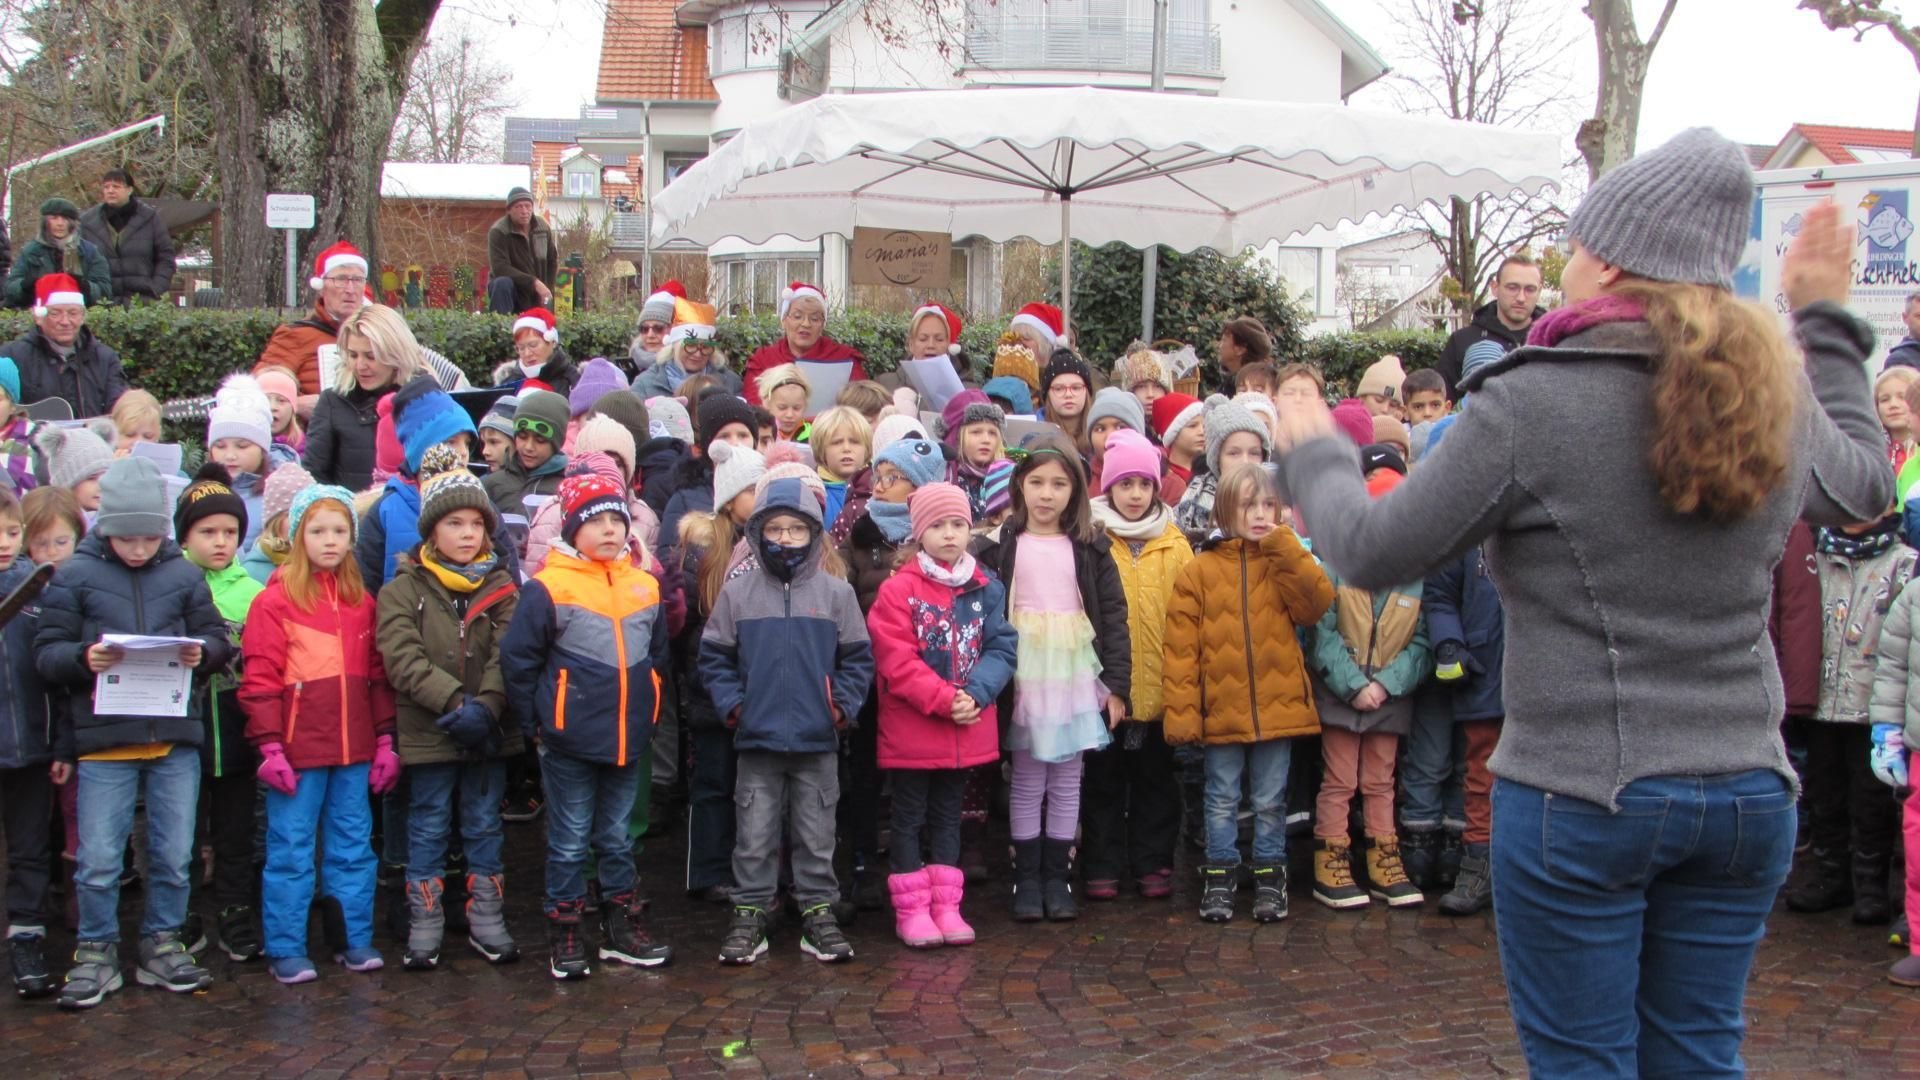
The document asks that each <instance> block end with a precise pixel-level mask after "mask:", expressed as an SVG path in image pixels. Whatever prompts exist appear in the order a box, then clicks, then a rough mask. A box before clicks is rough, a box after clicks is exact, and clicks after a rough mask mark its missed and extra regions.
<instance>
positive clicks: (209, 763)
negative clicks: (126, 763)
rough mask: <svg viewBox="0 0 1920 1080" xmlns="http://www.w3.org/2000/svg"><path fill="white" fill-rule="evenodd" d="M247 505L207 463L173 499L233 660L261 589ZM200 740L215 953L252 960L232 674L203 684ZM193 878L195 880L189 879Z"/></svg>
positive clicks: (255, 763)
mask: <svg viewBox="0 0 1920 1080" xmlns="http://www.w3.org/2000/svg"><path fill="white" fill-rule="evenodd" d="M248 519H249V515H248V513H247V504H246V502H245V501H244V500H243V499H242V498H241V497H240V495H239V494H238V493H237V492H235V491H234V490H233V487H232V483H231V477H230V476H229V475H228V473H227V470H225V469H223V468H221V467H220V466H219V465H218V464H216V463H214V462H208V463H207V464H205V465H203V466H201V468H200V471H199V472H198V473H195V474H194V478H193V482H192V483H190V484H188V485H187V489H186V490H185V491H183V492H181V493H180V501H179V503H178V504H177V505H176V506H175V508H174V511H173V535H174V536H175V537H177V538H178V541H179V544H180V548H181V550H182V551H183V552H185V554H186V556H187V561H188V562H191V563H192V564H193V565H194V566H197V567H199V568H200V572H201V573H202V574H203V575H204V576H205V577H206V581H207V591H208V592H209V593H211V594H212V595H213V606H214V607H216V608H218V609H219V610H220V617H221V618H222V619H224V620H225V621H226V624H227V641H228V643H229V644H230V645H232V646H233V650H234V655H235V656H236V657H238V656H239V650H240V632H241V629H242V628H243V627H244V626H245V624H246V621H247V611H248V609H250V608H251V607H252V606H253V598H254V597H256V596H258V595H260V590H261V588H262V587H263V586H262V584H261V583H260V582H258V581H255V580H254V579H253V576H252V575H251V574H248V573H247V571H246V568H245V567H244V566H242V565H241V564H240V559H239V554H240V550H241V538H242V537H244V536H245V535H246V534H247V530H248V526H250V525H252V524H254V522H251V521H249V520H248ZM208 682H209V684H210V685H209V686H208V688H207V701H208V705H209V714H208V716H207V739H206V741H205V742H203V743H202V744H201V746H200V784H201V786H202V787H203V788H205V789H206V792H207V799H206V802H207V832H208V835H209V838H210V840H211V843H212V847H213V882H212V886H213V888H212V893H213V908H214V911H215V912H216V926H217V927H218V930H219V941H220V947H221V949H222V950H223V951H225V952H226V954H227V957H228V959H230V960H234V961H237V962H244V961H248V960H258V959H259V958H260V957H261V955H262V951H263V948H264V943H263V942H262V940H261V937H260V922H259V920H260V916H259V913H258V912H256V911H255V910H254V907H253V892H254V887H253V882H254V879H255V877H256V875H257V874H258V873H259V870H258V868H257V867H256V866H255V865H254V861H253V837H254V831H255V828H256V826H257V825H258V823H259V821H258V815H257V814H256V813H255V810H256V803H255V784H256V781H255V778H254V771H255V770H256V769H257V768H258V767H259V765H260V761H259V755H258V754H257V753H256V752H255V751H254V749H253V744H252V743H250V742H248V741H247V715H246V713H244V712H242V711H241V708H240V697H239V693H238V690H239V685H240V681H239V673H238V672H237V671H231V670H221V671H216V672H214V673H213V674H212V677H211V678H210V679H209V680H208ZM195 876H196V878H197V876H198V875H195Z"/></svg>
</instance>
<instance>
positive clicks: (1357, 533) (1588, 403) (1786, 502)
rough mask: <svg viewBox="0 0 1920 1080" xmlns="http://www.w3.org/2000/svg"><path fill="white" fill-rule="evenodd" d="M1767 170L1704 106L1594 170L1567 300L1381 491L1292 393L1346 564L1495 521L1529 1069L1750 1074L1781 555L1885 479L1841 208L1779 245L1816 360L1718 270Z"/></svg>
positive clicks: (1865, 501) (1504, 738) (1509, 941)
mask: <svg viewBox="0 0 1920 1080" xmlns="http://www.w3.org/2000/svg"><path fill="white" fill-rule="evenodd" d="M1753 197H1754V185H1753V174H1752V172H1751V170H1750V169H1749V168H1748V165H1747V160H1746V157H1745V155H1744V153H1743V152H1742V150H1741V148H1740V147H1739V146H1737V145H1735V144H1734V143H1731V142H1729V141H1727V140H1726V139H1724V138H1722V137H1720V136H1719V135H1718V134H1716V133H1714V132H1713V131H1711V130H1708V129H1705V128H1695V129H1693V130H1690V131H1686V132H1683V133H1681V134H1680V135H1678V136H1676V137H1675V138H1674V139H1673V141H1671V142H1669V143H1667V144H1666V145H1665V146H1663V147H1661V148H1659V149H1657V150H1654V151H1651V152H1649V153H1647V154H1644V155H1641V156H1640V157H1638V158H1636V159H1634V160H1633V161H1630V162H1628V163H1626V164H1624V165H1621V166H1620V167H1619V168H1617V169H1615V170H1613V171H1612V172H1610V173H1608V174H1607V175H1606V176H1604V177H1602V178H1601V179H1600V181H1599V182H1598V183H1596V184H1595V185H1594V186H1593V189H1592V190H1591V191H1590V192H1589V193H1588V194H1587V197H1586V198H1585V199H1584V200H1583V201H1582V202H1581V204H1580V206H1579V209H1578V210H1577V211H1576V212H1575V213H1574V215H1573V217H1572V219H1571V220H1570V221H1569V222H1568V223H1567V243H1568V246H1569V247H1570V249H1571V250H1570V258H1569V261H1568V263H1567V267H1566V271H1565V273H1564V274H1563V275H1562V278H1561V281H1562V286H1563V290H1564V292H1565V295H1566V301H1567V303H1566V306H1565V307H1562V308H1561V309H1559V310H1558V311H1555V312H1553V313H1551V314H1549V315H1547V316H1545V317H1544V318H1542V319H1540V320H1538V321H1536V322H1535V323H1534V324H1533V328H1532V330H1531V332H1530V333H1529V336H1528V343H1527V345H1526V346H1525V347H1523V348H1521V349H1518V350H1516V351H1514V352H1513V353H1510V354H1508V356H1507V357H1506V359H1504V360H1503V361H1501V362H1500V363H1499V364H1495V365H1492V366H1490V367H1489V368H1487V369H1485V370H1484V371H1482V372H1478V373H1476V374H1475V376H1474V377H1472V378H1467V379H1464V380H1462V382H1463V386H1462V389H1464V390H1468V391H1471V392H1473V406H1472V408H1469V409H1467V410H1466V411H1465V412H1463V413H1461V414H1460V416H1459V418H1458V420H1457V422H1456V423H1455V424H1454V426H1453V428H1452V430H1451V431H1449V432H1448V435H1447V439H1446V441H1445V442H1444V443H1442V444H1441V445H1440V447H1439V449H1438V450H1435V451H1433V452H1432V454H1431V456H1430V457H1429V458H1427V459H1423V460H1422V462H1421V465H1420V468H1419V469H1417V470H1415V471H1414V472H1413V473H1412V475H1410V476H1409V477H1408V478H1407V480H1406V482H1405V483H1403V484H1401V485H1400V486H1399V487H1398V488H1397V489H1396V490H1395V491H1394V493H1393V494H1392V495H1391V496H1389V497H1387V498H1383V499H1379V500H1370V499H1369V498H1368V497H1367V490H1366V485H1365V483H1364V482H1363V481H1362V479H1361V477H1360V471H1359V469H1358V468H1357V467H1356V465H1357V461H1356V451H1355V448H1354V447H1353V446H1352V445H1351V444H1350V443H1348V442H1346V441H1345V440H1342V439H1340V438H1338V437H1337V435H1336V434H1335V432H1334V425H1333V423H1332V420H1331V418H1330V417H1329V414H1328V412H1327V409H1326V407H1325V405H1324V404H1322V403H1319V402H1312V401H1296V400H1289V401H1288V402H1286V404H1285V406H1284V413H1283V415H1282V417H1281V423H1280V434H1281V444H1282V446H1283V448H1284V449H1285V452H1284V456H1283V457H1282V458H1281V462H1282V468H1283V470H1284V473H1285V477H1286V480H1287V482H1288V486H1289V489H1290V490H1291V492H1292V496H1293V499H1294V501H1295V504H1296V505H1297V506H1298V507H1299V509H1300V512H1301V514H1302V516H1303V519H1304V520H1305V521H1307V522H1309V523H1310V524H1311V526H1312V529H1313V537H1314V552H1315V554H1317V555H1319V556H1321V557H1323V558H1324V559H1326V560H1327V562H1328V564H1329V565H1330V566H1331V567H1332V568H1333V569H1334V570H1336V571H1338V572H1339V573H1340V574H1341V576H1343V577H1345V578H1347V579H1348V580H1349V582H1350V583H1352V584H1354V585H1355V586H1357V587H1360V588H1367V589H1371V588H1379V587H1383V586H1388V585H1391V584H1393V583H1394V582H1398V581H1406V580H1411V579H1414V578H1418V577H1421V576H1422V575H1424V574H1426V573H1428V572H1430V571H1432V570H1434V569H1435V568H1436V567H1438V566H1440V565H1441V564H1443V563H1445V562H1446V561H1448V560H1450V559H1455V558H1458V557H1459V556H1460V555H1461V553H1463V552H1465V551H1467V550H1468V549H1470V548H1472V547H1473V546H1474V545H1476V544H1479V543H1480V542H1482V541H1483V540H1484V541H1485V543H1486V553H1487V561H1488V563H1489V565H1490V567H1491V569H1492V572H1493V576H1494V579H1495V583H1496V584H1497V585H1498V587H1499V589H1500V595H1501V599H1502V601H1503V603H1504V605H1505V612H1506V619H1507V638H1506V640H1507V654H1506V663H1505V667H1504V680H1503V698H1504V702H1505V707H1506V712H1507V715H1506V719H1505V726H1504V730H1503V732H1502V734H1501V737H1500V745H1499V747H1498V748H1497V749H1496V750H1495V751H1494V754H1493V757H1492V760H1491V762H1490V767H1491V769H1492V771H1493V773H1494V775H1495V777H1496V778H1497V779H1496V783H1495V786H1494V790H1493V829H1492V839H1491V842H1490V845H1489V849H1490V865H1491V872H1492V875H1493V907H1494V915H1495V918H1496V920H1497V925H1498V929H1499V938H1500V957H1501V963H1502V966H1503V968H1504V969H1505V973H1506V979H1507V986H1508V988H1509V993H1508V997H1509V1000H1510V1002H1511V1008H1512V1010H1513V1016H1514V1022H1515V1026H1516V1027H1518V1029H1519V1033H1520V1044H1521V1048H1522V1049H1523V1051H1524V1052H1525V1054H1526V1056H1527V1064H1528V1065H1529V1067H1530V1068H1531V1069H1532V1071H1533V1072H1534V1073H1536V1074H1537V1075H1541V1076H1570V1075H1604V1076H1633V1075H1647V1076H1671V1075H1679V1074H1687V1075H1700V1076H1706V1075H1712V1076H1734V1075H1738V1074H1739V1073H1740V1071H1741V1063H1740V1042H1741V1037H1742V1034H1743V1030H1744V1023H1743V1016H1742V1002H1743V994H1744V991H1745V987H1746V981H1747V973H1748V970H1749V968H1750V967H1751V965H1752V962H1753V954H1754V948H1755V946H1756V945H1757V944H1758V943H1759V940H1760V937H1761V934H1762V933H1763V931H1764V930H1765V927H1766V918H1767V913H1768V911H1769V910H1771V908H1772V907H1773V902H1774V895H1775V893H1776V892H1777V891H1778V890H1779V888H1780V886H1781V884H1782V882H1783V881H1784V880H1785V879H1786V876H1787V869H1788V864H1789V863H1790V862H1791V860H1792V856H1793V844H1794V828H1795V822H1794V817H1795V814H1794V787H1793V784H1794V780H1793V770H1792V769H1791V768H1790V767H1789V765H1788V764H1787V759H1786V754H1785V752H1784V750H1783V749H1782V747H1781V743H1780V733H1779V727H1780V720H1781V714H1782V711H1783V704H1782V702H1783V700H1784V699H1783V696H1782V693H1781V683H1780V672H1779V669H1778V666H1777V664H1776V663H1775V658H1774V650H1773V648H1772V647H1771V645H1770V644H1769V642H1768V636H1767V616H1768V611H1769V601H1770V597H1771V594H1772V571H1773V567H1774V565H1775V564H1776V563H1777V562H1779V559H1780V552H1781V551H1782V550H1783V549H1784V548H1785V546H1786V539H1787V534H1788V531H1789V530H1790V529H1791V528H1792V527H1793V524H1794V522H1795V521H1797V520H1799V519H1801V518H1802V517H1803V516H1804V517H1805V519H1806V520H1808V521H1810V522H1812V523H1814V524H1818V525H1844V524H1849V523H1854V522H1861V521H1872V520H1874V519H1876V518H1878V517H1880V516H1881V515H1882V514H1883V513H1884V512H1885V510H1886V508H1887V507H1888V506H1889V505H1891V503H1892V501H1893V476H1892V473H1891V472H1890V471H1889V470H1888V468H1887V458H1886V444H1885V437H1884V435H1883V434H1882V432H1881V430H1880V425H1879V424H1878V423H1877V422H1876V420H1875V417H1874V410H1873V399H1872V395H1871V394H1870V392H1869V389H1868V385H1867V375H1866V370H1865V367H1864V366H1863V361H1864V360H1865V359H1866V355H1867V351H1868V350H1869V348H1871V345H1872V342H1873V333H1872V331H1871V330H1869V329H1868V328H1867V326H1866V324H1865V323H1862V322H1861V321H1860V320H1858V319H1856V318H1854V317H1853V316H1852V315H1850V314H1848V313H1847V312H1846V310H1845V309H1844V308H1843V307H1842V306H1841V305H1842V304H1843V303H1844V302H1845V301H1846V298H1847V290H1848V284H1849V281H1850V274H1849V268H1848V262H1849V259H1850V257H1851V252H1852V236H1851V228H1852V226H1851V225H1850V224H1849V223H1848V222H1846V221H1844V220H1842V215H1841V214H1840V213H1839V211H1838V210H1837V209H1836V208H1834V207H1833V206H1831V205H1827V206H1821V207H1818V208H1816V209H1813V210H1810V211H1808V212H1807V215H1806V217H1805V224H1804V226H1803V227H1802V229H1801V231H1800V234H1799V236H1798V237H1797V238H1796V239H1795V241H1794V245H1793V247H1792V249H1791V250H1790V251H1789V252H1788V254H1787V256H1786V258H1785V261H1784V263H1783V265H1782V267H1781V284H1782V293H1783V294H1784V295H1785V297H1786V298H1787V300H1788V301H1789V303H1790V305H1791V310H1792V311H1793V313H1794V315H1793V322H1794V333H1795V335H1796V336H1797V337H1798V339H1799V344H1800V347H1801V350H1803V351H1804V354H1805V359H1804V361H1803V360H1802V358H1801V356H1800V355H1798V354H1797V353H1796V351H1795V349H1794V347H1793V345H1792V344H1791V343H1790V342H1789V341H1788V339H1787V336H1786V335H1785V334H1784V333H1782V331H1781V327H1780V325H1779V323H1778V322H1777V321H1776V319H1775V317H1774V316H1773V315H1772V314H1771V313H1769V312H1767V311H1765V310H1763V309H1761V308H1760V307H1758V306H1756V305H1753V304H1750V303H1746V302H1743V301H1741V300H1738V299H1736V298H1735V297H1734V296H1733V293H1732V280H1733V271H1734V268H1735V267H1736V266H1737V265H1738V264H1739V262H1740V258H1741V254H1742V251H1743V249H1744V248H1745V246H1746V239H1747V230H1748V226H1749V223H1750V221H1751V216H1750V215H1751V212H1752V205H1753ZM1570 974H1571V975H1572V977H1569V976H1570Z"/></svg>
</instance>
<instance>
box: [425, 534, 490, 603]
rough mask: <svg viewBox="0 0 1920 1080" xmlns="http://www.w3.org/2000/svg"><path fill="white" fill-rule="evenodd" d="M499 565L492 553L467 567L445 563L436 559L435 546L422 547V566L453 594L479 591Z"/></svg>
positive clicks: (426, 545)
mask: <svg viewBox="0 0 1920 1080" xmlns="http://www.w3.org/2000/svg"><path fill="white" fill-rule="evenodd" d="M499 564H500V560H499V559H498V558H497V557H495V556H494V555H493V553H492V552H488V553H487V554H486V555H483V556H481V557H480V558H478V559H475V560H473V561H472V562H470V563H468V564H466V565H465V566H462V565H460V564H459V563H443V562H441V561H440V560H439V559H438V558H436V557H435V555H434V551H433V545H431V544H421V545H420V565H421V566H424V567H426V568H427V572H428V573H430V574H432V575H433V576H434V578H435V579H436V580H438V581H439V582H440V584H442V585H444V586H446V587H447V591H448V592H452V593H470V592H473V591H474V590H475V589H478V588H479V587H480V583H481V582H482V581H485V580H486V579H487V575H488V574H490V573H492V572H493V568H494V567H495V566H498V565H499Z"/></svg>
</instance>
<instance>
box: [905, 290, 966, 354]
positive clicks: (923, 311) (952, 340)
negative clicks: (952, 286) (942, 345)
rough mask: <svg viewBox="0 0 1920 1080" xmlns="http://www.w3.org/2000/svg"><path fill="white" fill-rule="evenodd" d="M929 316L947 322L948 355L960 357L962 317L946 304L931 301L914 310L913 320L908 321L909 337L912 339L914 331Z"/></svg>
mask: <svg viewBox="0 0 1920 1080" xmlns="http://www.w3.org/2000/svg"><path fill="white" fill-rule="evenodd" d="M929 315H934V316H938V317H939V318H942V319H945V320H946V322H947V355H949V356H959V355H960V316H958V315H956V314H954V312H953V309H952V308H950V307H948V306H946V305H945V304H942V303H940V302H939V301H937V300H929V301H927V302H926V303H924V304H921V305H920V306H919V307H917V308H914V309H913V318H911V319H908V320H907V334H908V336H909V337H911V336H912V334H913V332H914V330H915V329H917V328H918V327H919V326H920V320H921V319H924V318H926V317H927V316H929ZM909 344H911V343H909Z"/></svg>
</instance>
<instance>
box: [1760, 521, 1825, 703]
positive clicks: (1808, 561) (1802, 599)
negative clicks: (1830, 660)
mask: <svg viewBox="0 0 1920 1080" xmlns="http://www.w3.org/2000/svg"><path fill="white" fill-rule="evenodd" d="M1813 555H1814V552H1813V528H1812V527H1811V526H1809V525H1808V524H1807V523H1806V522H1804V521H1796V522H1794V523H1793V531H1791V532H1789V533H1788V534H1787V550H1786V553H1785V554H1783V555H1782V556H1781V557H1780V565H1779V566H1777V567H1775V568H1774V571H1773V610H1772V611H1771V612H1770V613H1769V614H1768V618H1767V629H1768V630H1769V631H1770V632H1771V633H1772V636H1773V653H1774V657H1775V659H1777V660H1778V661H1779V663H1780V682H1781V685H1782V688H1783V689H1784V690H1785V691H1786V697H1787V715H1788V716H1812V715H1813V714H1814V713H1815V712H1816V711H1817V710H1818V709H1819V706H1820V663H1821V655H1822V650H1823V649H1824V647H1825V646H1824V644H1823V643H1822V639H1821V636H1820V634H1821V626H1822V623H1823V621H1824V616H1823V614H1822V611H1821V600H1820V570H1819V567H1818V566H1817V565H1816V564H1815V562H1814V558H1813Z"/></svg>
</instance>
